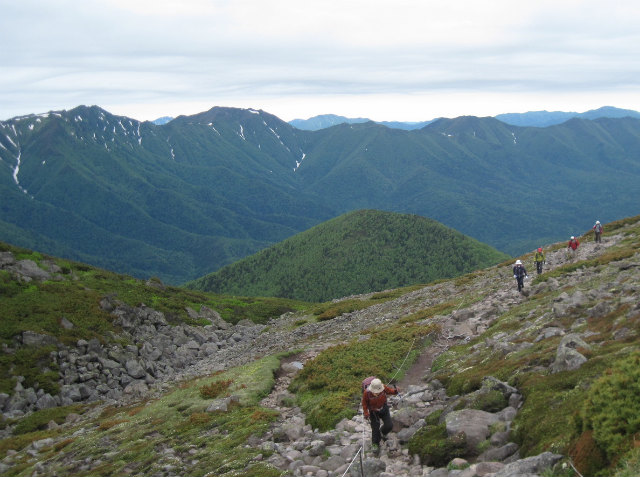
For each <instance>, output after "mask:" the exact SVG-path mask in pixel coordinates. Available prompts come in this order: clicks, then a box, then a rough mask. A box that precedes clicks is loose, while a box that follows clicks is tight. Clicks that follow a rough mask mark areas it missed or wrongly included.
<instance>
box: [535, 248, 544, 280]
mask: <svg viewBox="0 0 640 477" xmlns="http://www.w3.org/2000/svg"><path fill="white" fill-rule="evenodd" d="M533 261H534V262H535V263H536V270H537V271H538V275H540V274H541V273H542V265H544V264H545V263H546V262H547V261H546V259H545V256H544V252H543V251H542V247H538V250H537V251H536V254H535V256H534V257H533Z"/></svg>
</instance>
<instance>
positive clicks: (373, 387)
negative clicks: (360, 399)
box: [369, 378, 384, 394]
mask: <svg viewBox="0 0 640 477" xmlns="http://www.w3.org/2000/svg"><path fill="white" fill-rule="evenodd" d="M369 391H371V392H372V393H375V394H378V393H381V392H382V391H384V384H382V381H380V380H379V379H378V378H376V379H374V380H373V381H371V384H369Z"/></svg>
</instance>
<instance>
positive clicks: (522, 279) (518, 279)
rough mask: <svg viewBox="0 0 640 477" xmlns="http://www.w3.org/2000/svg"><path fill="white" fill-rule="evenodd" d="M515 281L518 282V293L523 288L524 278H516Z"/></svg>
mask: <svg viewBox="0 0 640 477" xmlns="http://www.w3.org/2000/svg"><path fill="white" fill-rule="evenodd" d="M516 281H517V282H518V291H520V290H522V289H523V288H524V277H516Z"/></svg>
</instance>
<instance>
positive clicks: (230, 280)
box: [187, 210, 508, 301]
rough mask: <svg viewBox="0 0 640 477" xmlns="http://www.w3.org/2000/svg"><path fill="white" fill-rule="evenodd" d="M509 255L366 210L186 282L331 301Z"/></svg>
mask: <svg viewBox="0 0 640 477" xmlns="http://www.w3.org/2000/svg"><path fill="white" fill-rule="evenodd" d="M507 258H508V255H506V254H503V253H501V252H498V251H497V250H495V249H493V248H491V247H490V246H488V245H485V244H482V243H480V242H478V241H476V240H474V239H472V238H470V237H466V236H464V235H463V234H461V233H459V232H456V231H455V230H452V229H450V228H448V227H445V226H443V225H442V224H440V223H438V222H436V221H434V220H430V219H425V218H424V217H419V216H415V215H405V214H396V213H392V212H380V211H375V210H361V211H356V212H350V213H347V214H345V215H342V216H340V217H338V218H336V219H333V220H330V221H328V222H325V223H322V224H320V225H317V226H315V227H313V228H311V229H309V230H307V231H305V232H301V233H299V234H297V235H295V236H293V237H291V238H288V239H286V240H284V241H283V242H280V243H278V244H276V245H273V246H271V247H269V248H267V249H265V250H262V251H260V252H258V253H257V254H255V255H252V256H250V257H247V258H245V259H243V260H240V261H239V262H236V263H233V264H231V265H227V266H226V267H224V268H222V269H221V270H219V271H218V272H215V273H213V274H211V275H207V276H205V277H202V278H200V279H198V280H195V281H194V282H191V283H189V284H187V286H188V287H190V288H193V289H197V290H203V291H209V292H215V293H226V294H233V295H241V296H277V297H283V298H294V299H298V300H305V301H327V300H331V299H334V298H340V297H343V296H347V295H353V294H361V293H368V292H373V291H381V290H385V289H388V288H398V287H402V286H408V285H415V284H419V283H429V282H432V281H434V280H437V279H442V278H450V277H453V276H458V275H463V274H465V273H467V272H470V271H473V270H477V269H479V268H485V267H487V266H490V265H494V264H496V263H498V262H501V261H504V260H506V259H507Z"/></svg>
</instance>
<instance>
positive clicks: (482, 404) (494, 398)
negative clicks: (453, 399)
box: [469, 389, 509, 412]
mask: <svg viewBox="0 0 640 477" xmlns="http://www.w3.org/2000/svg"><path fill="white" fill-rule="evenodd" d="M508 404H509V399H508V398H507V397H506V396H505V395H504V394H502V393H501V392H500V391H498V390H497V389H491V390H489V391H487V392H482V391H481V392H478V393H476V394H475V395H474V396H473V397H472V399H471V403H470V404H469V407H470V408H471V409H478V410H480V411H487V412H498V411H501V410H502V409H504V408H505V407H507V405H508Z"/></svg>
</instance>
